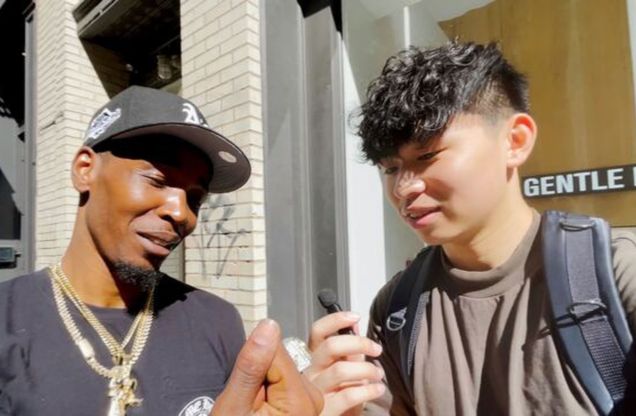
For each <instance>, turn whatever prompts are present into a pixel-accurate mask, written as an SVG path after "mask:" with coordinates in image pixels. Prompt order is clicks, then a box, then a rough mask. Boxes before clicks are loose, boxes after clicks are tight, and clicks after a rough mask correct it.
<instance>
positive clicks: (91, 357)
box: [50, 264, 154, 379]
mask: <svg viewBox="0 0 636 416" xmlns="http://www.w3.org/2000/svg"><path fill="white" fill-rule="evenodd" d="M50 271H51V277H52V280H51V282H52V286H53V296H54V298H55V304H56V306H57V309H58V312H59V314H60V317H61V318H62V321H63V323H64V326H65V327H66V330H67V331H68V333H69V335H70V336H71V338H72V339H73V342H74V343H75V344H76V345H77V346H78V348H79V349H80V351H81V353H82V356H83V357H84V359H85V360H86V362H87V363H88V365H89V366H90V367H91V368H92V369H93V370H94V371H95V372H96V373H97V374H99V375H101V376H103V377H106V378H110V379H114V378H116V377H119V376H120V371H121V365H125V366H126V367H127V368H128V369H130V368H132V366H133V365H134V364H135V363H136V362H137V360H138V359H139V357H140V355H141V352H142V351H143V349H144V347H145V345H146V342H147V341H148V336H149V334H150V328H151V326H152V321H153V305H154V286H153V288H152V289H151V290H150V292H149V294H148V299H147V301H146V304H145V307H144V309H143V310H141V311H140V312H139V314H137V317H135V321H134V322H133V323H132V325H131V328H130V329H129V331H128V334H127V335H126V338H125V339H124V341H123V342H122V344H120V343H119V342H117V341H116V340H115V338H114V337H113V336H112V335H111V334H110V332H108V330H107V329H106V328H104V326H103V325H102V324H101V322H99V320H98V319H97V317H96V316H95V315H94V314H93V312H92V311H91V310H90V309H89V308H88V307H87V306H86V305H85V304H84V302H82V300H81V299H80V298H79V296H78V295H77V293H76V292H75V290H74V289H73V286H72V285H71V283H70V280H69V279H68V277H67V276H66V274H65V273H64V271H63V270H62V268H61V266H60V264H57V265H55V266H53V267H51V268H50ZM64 295H66V296H67V297H68V298H69V299H70V300H71V302H72V303H73V305H74V306H75V307H76V308H77V309H78V310H79V312H80V314H81V315H82V317H83V318H84V319H85V320H86V321H87V322H88V323H89V325H91V327H92V328H93V329H94V330H95V332H97V335H98V336H99V338H100V339H101V341H102V342H103V343H104V345H106V347H107V348H108V350H109V352H110V353H111V355H112V357H113V362H114V364H116V365H115V366H113V367H112V368H107V367H105V366H104V365H102V364H100V363H99V362H98V361H97V359H96V358H95V350H94V349H93V346H92V345H91V344H90V342H89V341H88V340H87V339H86V338H85V337H84V336H83V335H82V333H81V331H80V330H79V328H78V327H77V325H76V324H75V321H74V320H73V317H72V315H71V313H70V311H69V309H68V305H67V304H66V302H65V300H64ZM133 336H134V341H133V345H132V348H131V351H130V354H127V353H126V352H125V346H126V344H127V343H128V342H129V341H130V339H132V338H133Z"/></svg>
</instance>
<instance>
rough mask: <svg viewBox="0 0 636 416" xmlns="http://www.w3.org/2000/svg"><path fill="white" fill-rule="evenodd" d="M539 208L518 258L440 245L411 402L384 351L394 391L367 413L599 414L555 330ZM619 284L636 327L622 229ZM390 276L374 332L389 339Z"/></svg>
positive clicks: (633, 250)
mask: <svg viewBox="0 0 636 416" xmlns="http://www.w3.org/2000/svg"><path fill="white" fill-rule="evenodd" d="M539 223H540V217H539V215H538V214H535V217H534V220H533V223H532V225H531V227H530V228H529V230H528V232H527V234H526V235H525V237H524V238H523V240H522V241H521V243H520V244H519V246H518V247H517V248H516V249H515V251H514V253H513V254H512V256H511V257H510V258H509V259H508V260H507V261H506V262H505V263H504V264H502V265H501V266H499V267H496V268H494V269H492V270H488V271H480V272H474V271H466V270H460V269H457V268H455V267H453V266H452V265H451V264H449V263H448V261H447V259H446V258H445V257H444V255H443V254H442V251H441V250H440V251H439V253H440V258H439V261H438V262H437V264H436V265H435V266H434V270H433V273H435V274H436V275H438V276H440V277H441V279H438V280H437V281H439V282H440V283H439V284H437V285H436V286H435V287H434V288H433V290H432V291H431V296H430V300H429V305H428V309H427V311H426V314H425V315H424V318H423V319H422V323H421V329H420V333H419V337H418V340H417V344H416V349H415V361H414V395H415V403H411V402H410V399H409V398H408V394H407V393H406V390H405V386H404V384H403V382H402V379H401V377H400V372H399V366H398V364H397V362H395V361H394V360H393V359H392V358H391V357H388V356H387V354H383V355H382V356H381V357H380V363H381V365H382V366H383V368H384V370H385V373H386V380H385V381H386V383H387V385H388V387H389V389H390V392H388V391H389V389H387V392H388V393H387V394H386V395H385V397H383V398H382V399H380V400H378V401H376V402H374V403H371V404H369V405H368V406H367V409H366V412H365V414H387V412H388V409H390V413H391V415H415V414H417V415H444V416H446V415H515V416H516V415H530V414H532V415H590V414H596V410H595V409H594V406H593V404H592V403H591V401H590V400H589V398H588V397H587V395H586V394H585V392H584V390H583V388H582V386H581V385H580V383H579V382H578V380H577V378H576V377H575V375H574V373H573V372H572V370H571V369H570V368H569V367H568V365H567V364H566V363H565V361H564V359H563V358H562V357H561V356H560V355H559V353H558V351H557V348H556V345H555V339H554V338H553V335H552V332H551V330H550V327H549V324H548V323H549V322H550V309H549V300H548V293H547V288H546V285H545V282H544V277H543V266H542V265H543V260H542V254H541V244H540V240H541V239H540V238H539ZM612 248H613V253H614V256H613V259H614V260H613V261H614V271H615V277H616V282H617V287H618V291H619V294H620V297H621V300H622V302H623V306H624V307H625V310H626V312H627V314H628V320H629V322H630V325H631V329H632V333H636V331H634V329H635V328H636V325H635V323H636V237H635V236H634V235H633V234H631V233H628V232H615V233H613V235H612ZM396 283H397V276H396V277H394V278H393V279H392V280H391V281H389V282H388V283H387V284H386V285H385V287H384V288H383V289H382V290H381V291H380V293H379V294H378V296H377V297H376V299H375V301H374V303H373V306H372V307H371V317H370V324H369V332H368V335H369V337H370V338H372V339H375V340H377V341H378V342H379V343H381V344H382V343H383V335H382V331H381V325H382V324H383V317H384V316H385V311H386V308H387V307H388V305H387V302H388V301H389V299H388V297H389V295H390V294H391V291H392V290H393V287H394V286H395V284H396Z"/></svg>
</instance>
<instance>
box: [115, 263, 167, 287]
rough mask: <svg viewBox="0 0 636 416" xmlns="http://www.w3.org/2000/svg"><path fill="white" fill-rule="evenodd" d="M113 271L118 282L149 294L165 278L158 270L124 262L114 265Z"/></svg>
mask: <svg viewBox="0 0 636 416" xmlns="http://www.w3.org/2000/svg"><path fill="white" fill-rule="evenodd" d="M112 271H113V274H114V275H115V276H116V277H117V280H119V281H120V282H122V283H125V284H128V285H132V286H135V287H137V288H139V289H140V290H141V291H143V292H149V291H150V289H151V288H152V287H153V286H154V285H156V284H157V283H159V280H160V279H161V278H162V277H163V273H161V272H160V271H158V270H154V269H146V268H142V267H139V266H135V265H132V264H129V263H124V262H115V263H113V264H112Z"/></svg>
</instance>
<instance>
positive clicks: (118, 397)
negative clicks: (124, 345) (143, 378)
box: [108, 365, 141, 416]
mask: <svg viewBox="0 0 636 416" xmlns="http://www.w3.org/2000/svg"><path fill="white" fill-rule="evenodd" d="M130 370H131V368H130V366H129V365H117V366H115V367H113V373H114V374H113V377H112V378H111V379H110V382H109V383H108V397H110V406H109V407H108V416H125V415H126V408H127V407H131V406H139V405H140V404H141V399H139V398H137V397H136V396H135V389H136V388H137V380H135V379H134V378H133V377H131V376H130Z"/></svg>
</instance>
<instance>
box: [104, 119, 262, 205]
mask: <svg viewBox="0 0 636 416" xmlns="http://www.w3.org/2000/svg"><path fill="white" fill-rule="evenodd" d="M154 134H158V135H168V136H174V137H178V138H180V139H182V140H184V141H185V142H188V143H190V144H191V145H193V146H194V147H196V148H197V149H199V150H201V151H202V152H203V153H205V154H206V155H207V156H208V158H209V160H210V163H212V169H213V172H212V180H211V181H210V186H209V191H210V192H213V193H225V192H231V191H235V190H237V189H239V188H240V187H241V186H243V185H245V182H247V180H248V179H249V178H250V174H251V171H252V167H251V165H250V161H249V160H248V159H247V156H245V154H244V153H243V151H241V149H239V148H238V146H236V145H235V144H234V143H232V142H231V141H229V140H228V139H227V138H226V137H224V136H223V135H221V134H219V133H217V132H215V131H214V130H211V129H208V128H206V127H203V126H197V125H196V124H188V123H183V124H179V123H167V124H155V125H152V126H144V127H139V128H135V129H131V130H128V131H125V132H123V133H119V134H117V135H115V136H111V137H110V138H109V139H107V140H110V139H116V140H120V139H127V138H133V137H140V136H148V135H154Z"/></svg>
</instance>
